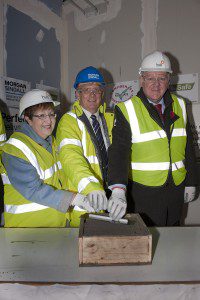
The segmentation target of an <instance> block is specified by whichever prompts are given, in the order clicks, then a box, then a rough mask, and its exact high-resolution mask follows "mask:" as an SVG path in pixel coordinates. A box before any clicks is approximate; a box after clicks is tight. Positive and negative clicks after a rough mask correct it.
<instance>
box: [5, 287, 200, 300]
mask: <svg viewBox="0 0 200 300" xmlns="http://www.w3.org/2000/svg"><path fill="white" fill-rule="evenodd" d="M0 299H1V300H13V299H20V300H27V299H29V300H35V299H37V300H44V299H48V300H54V299H55V300H57V299H62V300H65V299H70V300H85V299H87V300H94V299H95V300H100V299H101V300H102V299H104V300H118V299H119V300H129V299H130V300H141V299H142V300H151V299H153V300H172V299H176V300H197V299H200V284H186V285H184V284H165V285H158V284H155V285H96V284H94V285H75V286H73V285H71V286H70V285H62V284H54V285H37V286H36V285H24V284H18V283H13V284H12V283H3V284H0Z"/></svg>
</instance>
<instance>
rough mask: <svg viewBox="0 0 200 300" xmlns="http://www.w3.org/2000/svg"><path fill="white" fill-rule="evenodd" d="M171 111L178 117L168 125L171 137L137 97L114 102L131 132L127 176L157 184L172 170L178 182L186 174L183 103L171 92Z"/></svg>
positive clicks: (147, 183)
mask: <svg viewBox="0 0 200 300" xmlns="http://www.w3.org/2000/svg"><path fill="white" fill-rule="evenodd" d="M172 99H173V105H172V106H173V113H174V114H176V115H177V116H178V119H177V120H176V121H175V122H174V123H173V124H172V125H171V138H170V141H168V138H167V135H166V132H165V131H164V130H163V129H162V128H161V127H160V126H159V125H158V124H157V122H155V121H154V120H153V119H152V118H151V117H150V115H149V113H148V111H147V109H146V107H145V106H144V104H143V103H142V101H141V100H140V98H139V97H137V96H135V97H133V98H132V99H130V100H128V101H126V102H124V103H120V104H118V106H119V108H120V109H121V111H122V113H123V114H124V116H125V117H126V119H127V121H128V122H129V124H130V128H131V132H132V151H131V171H130V175H129V176H130V179H131V180H133V181H135V182H138V183H140V184H143V185H147V186H161V185H163V184H164V183H165V182H166V180H167V177H168V173H169V170H170V169H171V171H172V176H173V180H174V183H175V184H176V185H179V184H180V183H181V182H182V181H183V180H184V179H185V176H186V170H185V166H184V160H185V147H186V122H187V117H186V107H185V102H184V100H183V99H180V98H177V97H176V96H175V95H172Z"/></svg>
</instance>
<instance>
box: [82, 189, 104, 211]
mask: <svg viewBox="0 0 200 300" xmlns="http://www.w3.org/2000/svg"><path fill="white" fill-rule="evenodd" d="M87 198H88V200H89V203H90V205H91V206H92V207H93V208H94V210H95V211H96V212H98V211H100V210H105V209H107V202H108V200H107V197H106V194H105V192H104V191H93V192H91V193H89V194H87Z"/></svg>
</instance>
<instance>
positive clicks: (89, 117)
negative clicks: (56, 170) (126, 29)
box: [56, 66, 113, 227]
mask: <svg viewBox="0 0 200 300" xmlns="http://www.w3.org/2000/svg"><path fill="white" fill-rule="evenodd" d="M74 88H75V89H76V97H77V99H78V100H77V101H76V102H75V103H74V105H73V108H72V110H71V111H70V112H68V113H66V114H65V115H64V116H63V117H62V118H61V120H60V122H59V124H58V128H57V134H56V138H57V142H58V145H59V155H60V162H61V164H62V169H63V171H64V178H66V180H65V183H66V187H67V188H68V189H69V190H71V191H74V192H75V191H79V193H82V194H84V195H87V196H88V199H89V201H90V205H91V206H92V207H93V208H94V209H95V211H96V212H99V211H101V210H105V209H106V208H107V197H106V193H105V190H106V188H107V166H108V157H107V149H108V147H109V145H110V139H111V131H112V126H113V114H111V113H108V112H106V111H105V104H104V105H103V104H102V96H103V93H104V88H105V82H104V78H103V76H102V74H101V73H100V72H99V70H98V69H96V68H94V67H92V66H89V67H87V68H85V69H83V70H81V71H80V72H79V73H78V75H77V76H76V79H75V83H74ZM84 213H85V210H83V209H81V208H80V207H74V208H73V211H71V214H70V215H69V217H68V219H69V221H70V226H71V227H78V226H79V223H80V216H81V215H82V214H84Z"/></svg>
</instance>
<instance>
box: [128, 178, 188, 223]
mask: <svg viewBox="0 0 200 300" xmlns="http://www.w3.org/2000/svg"><path fill="white" fill-rule="evenodd" d="M184 189H185V186H184V184H183V183H182V184H180V185H179V186H175V185H174V183H173V182H172V181H170V182H168V183H167V184H166V185H164V186H162V187H148V186H143V185H140V184H138V183H134V182H132V181H131V182H129V185H128V190H127V202H128V206H127V212H128V213H139V214H140V216H141V217H142V218H143V220H144V222H145V224H146V225H147V226H176V225H179V224H180V219H181V215H182V209H183V203H184Z"/></svg>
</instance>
